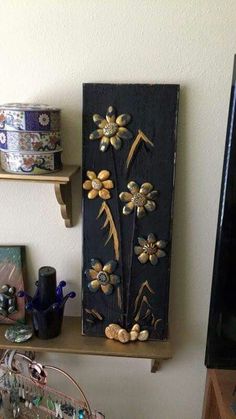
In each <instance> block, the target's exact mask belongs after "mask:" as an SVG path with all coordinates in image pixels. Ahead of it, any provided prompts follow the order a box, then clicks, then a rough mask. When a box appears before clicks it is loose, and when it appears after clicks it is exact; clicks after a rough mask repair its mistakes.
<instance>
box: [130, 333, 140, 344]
mask: <svg viewBox="0 0 236 419" xmlns="http://www.w3.org/2000/svg"><path fill="white" fill-rule="evenodd" d="M138 335H139V333H138V332H137V331H136V330H131V332H130V340H131V341H132V342H134V341H135V340H137V339H138Z"/></svg>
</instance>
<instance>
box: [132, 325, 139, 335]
mask: <svg viewBox="0 0 236 419" xmlns="http://www.w3.org/2000/svg"><path fill="white" fill-rule="evenodd" d="M131 331H135V332H138V333H139V332H140V326H139V324H138V323H135V324H134V325H133V327H132V329H131Z"/></svg>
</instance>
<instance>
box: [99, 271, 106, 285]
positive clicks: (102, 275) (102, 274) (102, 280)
mask: <svg viewBox="0 0 236 419" xmlns="http://www.w3.org/2000/svg"><path fill="white" fill-rule="evenodd" d="M97 279H98V281H99V282H100V284H102V285H105V284H108V283H109V275H108V273H107V272H105V271H100V272H99V273H98V274H97Z"/></svg>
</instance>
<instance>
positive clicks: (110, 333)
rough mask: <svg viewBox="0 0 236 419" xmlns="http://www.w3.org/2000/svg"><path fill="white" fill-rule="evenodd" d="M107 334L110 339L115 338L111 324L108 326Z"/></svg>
mask: <svg viewBox="0 0 236 419" xmlns="http://www.w3.org/2000/svg"><path fill="white" fill-rule="evenodd" d="M105 335H106V337H107V338H108V339H114V333H113V331H112V329H111V328H110V326H107V327H106V329H105Z"/></svg>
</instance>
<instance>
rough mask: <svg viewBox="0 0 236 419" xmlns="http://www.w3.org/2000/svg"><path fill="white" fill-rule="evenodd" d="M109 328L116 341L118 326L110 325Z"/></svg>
mask: <svg viewBox="0 0 236 419" xmlns="http://www.w3.org/2000/svg"><path fill="white" fill-rule="evenodd" d="M109 326H110V328H111V330H112V333H113V336H114V339H116V340H118V332H119V330H120V329H121V327H120V325H119V324H116V323H111V324H110V325H109Z"/></svg>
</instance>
